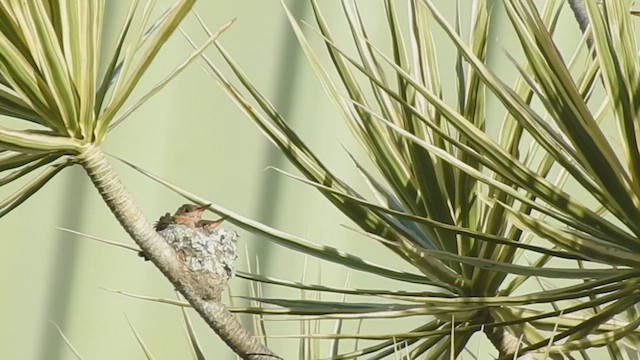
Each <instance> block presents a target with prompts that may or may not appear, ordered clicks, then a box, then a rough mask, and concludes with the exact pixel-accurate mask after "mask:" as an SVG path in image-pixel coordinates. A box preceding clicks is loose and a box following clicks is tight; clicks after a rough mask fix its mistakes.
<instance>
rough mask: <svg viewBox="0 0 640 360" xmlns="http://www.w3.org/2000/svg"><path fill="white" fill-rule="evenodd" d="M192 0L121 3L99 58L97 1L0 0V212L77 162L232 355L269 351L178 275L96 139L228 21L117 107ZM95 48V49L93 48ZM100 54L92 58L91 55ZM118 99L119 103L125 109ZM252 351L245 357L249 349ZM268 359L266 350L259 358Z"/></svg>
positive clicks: (100, 5) (100, 10)
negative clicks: (162, 6)
mask: <svg viewBox="0 0 640 360" xmlns="http://www.w3.org/2000/svg"><path fill="white" fill-rule="evenodd" d="M194 3H195V0H180V1H177V2H175V3H174V4H173V5H171V6H170V7H168V8H167V9H166V11H164V13H163V14H162V15H161V16H160V17H159V18H158V19H157V20H156V21H153V22H152V21H151V20H152V14H153V12H154V10H155V7H154V4H155V2H154V1H148V2H146V4H145V5H144V6H141V4H140V2H139V1H131V2H130V8H129V11H128V13H127V16H126V18H125V19H124V22H123V24H122V28H121V31H120V35H119V37H118V38H117V40H116V43H115V45H114V46H113V51H112V53H111V54H108V55H106V56H104V54H101V51H102V50H105V49H106V48H107V45H109V44H103V42H102V40H103V37H102V26H103V20H104V14H105V11H104V10H105V1H104V0H62V1H13V0H11V1H9V0H2V1H0V114H2V115H4V116H7V117H10V118H13V119H14V120H11V121H9V120H8V119H7V118H6V117H5V118H3V120H1V121H2V124H1V125H0V172H1V177H0V186H4V185H7V184H11V183H14V182H17V181H21V182H22V183H21V184H22V186H21V187H20V188H19V189H18V190H17V191H16V192H15V193H13V194H11V195H10V196H8V197H7V198H5V199H3V200H2V201H1V202H0V217H2V216H3V215H6V214H7V213H8V212H10V211H12V210H13V209H15V208H16V207H17V206H18V205H20V204H21V203H22V202H24V201H25V200H26V199H28V198H29V197H30V196H31V195H33V194H34V193H35V192H36V191H38V190H39V189H40V188H42V187H43V186H44V185H45V184H46V183H47V182H48V181H49V180H50V179H51V178H52V177H53V176H55V175H56V174H57V173H59V172H60V171H61V170H62V169H64V168H66V167H68V166H71V165H73V164H79V165H80V166H82V167H83V168H84V169H85V170H86V172H87V174H88V175H89V177H90V179H91V181H92V182H93V184H94V185H95V186H96V188H97V190H98V191H99V192H100V194H101V196H102V198H103V199H104V201H105V203H106V204H107V205H108V206H109V207H110V209H111V211H112V213H113V214H114V216H115V217H116V218H117V220H118V221H119V222H120V224H121V225H122V226H123V227H124V228H125V230H126V231H127V232H128V233H129V234H130V235H131V237H132V238H133V240H134V241H135V242H136V243H137V245H138V246H139V247H140V248H141V249H142V250H143V251H144V253H145V255H146V257H147V258H148V259H149V260H151V261H152V262H153V263H154V264H155V265H156V266H157V267H158V269H159V270H161V271H162V273H163V274H164V275H165V276H166V277H167V278H168V279H169V280H170V281H171V282H172V283H173V285H174V286H175V287H176V289H178V290H179V291H180V292H181V293H182V295H184V297H185V298H186V299H188V300H189V302H190V303H191V305H192V306H193V307H194V308H195V309H196V310H197V311H198V312H199V313H200V314H201V315H202V317H203V318H204V319H205V321H206V322H207V323H208V324H209V325H210V326H211V327H212V328H213V329H214V330H215V331H216V332H218V333H219V334H220V335H221V337H223V339H224V340H225V341H226V342H227V343H228V344H229V345H230V346H231V347H232V348H233V349H234V350H235V351H236V352H237V353H238V354H239V355H241V356H243V357H252V358H256V354H270V352H269V351H268V349H265V348H264V347H263V345H261V344H260V343H259V342H258V341H256V340H254V338H253V337H252V336H251V335H250V334H248V333H247V332H246V331H244V329H243V328H242V327H241V326H240V324H239V323H238V322H237V321H236V320H235V318H234V317H233V315H232V314H231V313H230V312H229V311H227V309H226V308H225V307H224V306H223V305H222V304H221V303H218V302H212V301H206V299H203V297H202V296H200V295H201V294H198V293H197V291H195V290H194V287H193V286H192V284H189V281H185V276H184V275H185V267H184V264H181V263H180V262H179V261H178V262H176V261H175V254H174V252H173V251H172V250H171V248H170V247H169V245H168V244H167V243H166V242H165V241H164V240H163V239H162V238H161V237H160V236H159V235H158V234H157V233H156V232H155V230H154V229H153V227H152V226H150V224H149V223H148V222H147V221H146V219H145V218H144V215H143V214H142V213H141V212H140V210H139V209H138V207H137V205H136V203H135V202H134V200H133V198H132V197H131V195H130V194H129V193H128V192H127V190H126V189H125V187H124V185H123V184H122V183H121V182H120V180H119V177H118V175H117V174H116V173H115V172H114V171H113V169H112V168H111V166H110V164H109V162H108V161H107V158H106V157H105V154H104V153H103V152H102V150H101V148H100V145H101V144H102V142H103V141H104V140H105V138H106V136H107V134H108V133H109V130H110V129H112V128H113V127H114V126H116V125H117V124H118V123H120V122H121V121H122V120H124V119H125V118H126V117H127V116H128V115H129V114H130V113H131V112H132V111H133V110H135V109H136V108H138V107H139V106H140V105H142V104H143V103H144V102H145V101H146V100H147V99H148V98H149V97H151V96H152V95H153V94H155V93H156V92H157V91H158V90H160V89H161V88H162V87H163V86H164V85H165V84H167V83H168V82H169V81H170V80H171V79H172V78H174V77H175V76H176V75H177V74H179V73H180V71H181V70H182V69H184V68H185V66H186V65H188V64H189V63H190V62H192V61H193V59H197V58H198V55H199V54H200V53H201V52H202V51H203V50H204V49H205V48H206V47H207V46H208V45H210V44H211V43H212V42H213V40H214V39H215V38H216V37H217V36H218V35H219V34H220V33H221V32H222V31H223V30H224V29H226V28H227V27H228V26H229V25H230V24H227V25H225V26H224V27H223V28H221V29H220V30H219V31H218V32H216V33H215V34H212V35H211V37H210V38H209V39H207V40H206V41H205V43H204V44H203V45H202V46H200V47H199V48H198V49H197V50H196V51H195V52H194V53H193V54H192V55H191V56H190V57H189V58H188V59H187V60H186V61H185V62H184V63H183V64H181V65H180V66H178V67H177V68H176V69H175V70H174V71H173V72H172V73H170V74H169V75H168V76H167V77H166V78H165V79H163V80H162V81H160V82H159V83H158V84H157V85H156V86H155V87H153V88H152V89H151V90H150V91H149V92H147V93H146V94H145V95H143V96H142V98H141V99H139V100H138V101H135V102H133V103H132V104H131V103H126V102H127V100H129V97H130V95H131V93H132V91H133V90H134V89H135V88H136V86H137V85H138V83H139V81H140V78H141V77H142V75H143V74H144V73H145V71H146V70H147V69H148V68H149V65H150V64H151V62H152V61H153V60H154V58H155V57H156V55H157V54H158V52H159V51H160V49H161V48H162V46H163V45H164V44H165V43H166V41H167V40H168V39H169V37H170V36H171V34H172V33H174V32H175V30H176V29H177V28H178V25H179V24H180V22H181V21H182V19H183V18H184V17H185V16H186V15H187V14H188V12H189V11H190V10H191V8H192V7H193V4H194ZM103 46H104V48H103ZM101 58H104V59H107V61H108V62H107V63H105V64H100V61H99V59H101ZM125 104H127V106H126V107H125ZM249 354H253V355H249ZM268 357H269V358H273V356H268Z"/></svg>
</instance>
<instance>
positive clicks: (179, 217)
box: [155, 204, 211, 231]
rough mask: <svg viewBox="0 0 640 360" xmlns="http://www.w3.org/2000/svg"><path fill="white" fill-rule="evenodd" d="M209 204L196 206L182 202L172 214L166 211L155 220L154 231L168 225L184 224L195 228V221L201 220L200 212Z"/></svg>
mask: <svg viewBox="0 0 640 360" xmlns="http://www.w3.org/2000/svg"><path fill="white" fill-rule="evenodd" d="M209 205H211V204H207V205H203V206H197V205H193V204H184V205H182V206H180V207H179V208H178V210H176V212H175V213H174V214H173V215H170V214H169V213H166V214H164V215H162V216H161V217H160V219H158V221H157V222H156V226H155V229H156V231H162V230H164V229H166V228H167V227H168V226H169V225H172V224H174V225H186V226H188V227H191V228H196V226H197V223H198V222H199V221H201V220H200V219H201V218H202V213H203V212H204V210H205V209H206V208H208V207H209Z"/></svg>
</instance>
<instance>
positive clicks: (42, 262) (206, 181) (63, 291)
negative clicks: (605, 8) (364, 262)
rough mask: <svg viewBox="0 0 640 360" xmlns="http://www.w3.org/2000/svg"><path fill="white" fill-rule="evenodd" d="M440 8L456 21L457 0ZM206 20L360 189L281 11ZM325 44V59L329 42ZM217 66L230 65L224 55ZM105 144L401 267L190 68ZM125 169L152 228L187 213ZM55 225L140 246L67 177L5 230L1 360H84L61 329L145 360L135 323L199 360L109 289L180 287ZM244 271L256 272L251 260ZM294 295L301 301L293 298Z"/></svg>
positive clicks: (221, 4)
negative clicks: (290, 174)
mask: <svg viewBox="0 0 640 360" xmlns="http://www.w3.org/2000/svg"><path fill="white" fill-rule="evenodd" d="M107 3H108V6H109V7H110V8H109V13H110V16H109V18H108V19H107V22H109V23H111V24H114V25H113V26H107V32H109V36H111V37H113V36H115V35H116V34H115V33H114V31H115V30H114V29H115V28H116V27H117V26H119V25H120V23H121V19H122V14H123V11H124V9H125V8H126V7H127V6H128V1H107ZM320 3H321V5H322V6H323V8H324V9H325V11H326V13H327V16H328V17H329V19H330V21H333V23H335V24H337V25H338V26H340V27H342V26H344V19H343V18H342V16H341V15H340V6H339V3H338V2H337V1H320ZM436 3H438V4H439V5H440V6H441V8H442V10H443V12H445V13H446V14H448V15H449V16H450V18H451V19H452V16H451V15H452V14H453V4H454V1H451V0H439V1H436ZM160 4H162V5H165V6H166V5H168V4H169V1H168V0H165V1H160ZM289 4H290V6H291V7H292V9H293V10H294V11H295V12H296V13H297V14H298V17H303V18H305V19H307V20H309V21H310V22H311V18H310V16H309V15H310V12H309V9H308V4H307V2H306V1H289ZM359 4H360V5H361V7H362V8H363V12H364V13H366V14H368V15H367V19H368V21H369V24H371V25H375V24H379V27H377V28H376V27H375V26H374V27H372V29H371V33H372V35H374V36H375V33H376V32H380V33H384V31H385V26H386V23H385V21H384V19H383V18H382V15H383V12H382V6H381V2H379V1H360V2H359ZM369 8H371V9H369ZM467 8H468V7H467V6H465V7H464V9H467ZM196 9H197V10H198V11H199V12H200V14H201V15H202V16H203V17H204V19H205V21H206V22H207V24H208V25H209V26H210V27H211V28H215V27H217V26H219V25H221V24H223V23H224V22H226V21H228V20H229V19H231V18H235V17H237V18H238V20H237V21H236V23H235V24H234V25H233V27H232V28H231V29H230V30H229V31H228V32H227V33H225V34H224V35H223V38H222V43H223V44H224V45H225V46H227V48H228V50H229V51H230V52H231V54H233V55H234V56H235V57H236V60H237V61H238V63H239V64H241V65H242V66H243V67H244V69H245V70H246V72H247V73H248V74H249V75H250V76H251V77H252V78H253V79H254V81H255V83H256V85H257V86H258V87H259V88H260V89H262V90H263V91H264V92H265V93H266V94H267V95H268V96H269V98H271V99H273V101H274V102H275V104H276V106H277V107H278V108H279V109H280V110H281V111H282V113H283V114H284V115H286V117H287V118H288V119H289V120H290V121H291V123H294V124H295V128H296V129H298V130H299V132H300V134H301V135H302V137H303V138H304V139H305V140H307V141H308V143H309V145H310V146H311V148H313V149H315V150H317V151H318V153H319V154H320V156H321V158H322V159H323V160H325V161H326V162H327V163H329V164H331V168H332V169H335V170H336V172H337V173H338V174H340V175H342V176H344V178H345V179H346V180H347V181H349V182H351V183H358V184H361V182H359V179H358V176H357V174H356V173H355V171H353V168H352V166H351V164H350V161H349V158H348V156H346V153H345V151H344V150H343V149H342V146H341V145H345V146H346V147H347V148H349V149H351V151H354V152H355V153H356V154H358V152H357V150H355V149H356V146H355V144H354V142H353V141H352V140H351V139H350V137H349V136H348V134H347V131H346V128H345V126H344V125H343V124H342V123H341V119H340V117H339V115H338V113H337V112H336V111H335V109H334V107H333V106H332V105H331V104H330V102H329V101H328V100H327V98H326V97H325V96H324V93H323V90H322V89H321V87H320V85H319V83H318V82H317V81H316V79H315V75H314V74H313V72H312V70H311V68H310V67H309V66H308V64H307V63H306V61H305V60H304V59H303V57H302V54H301V51H300V50H299V48H298V47H297V43H296V42H295V39H294V37H293V35H292V33H291V32H290V28H289V26H288V24H287V23H286V21H285V18H284V14H283V10H282V8H281V6H280V4H279V2H278V1H275V0H272V1H264V0H243V1H233V0H223V1H215V2H213V1H208V2H207V1H200V3H199V4H197V5H196ZM565 20H566V21H564V22H563V26H566V27H567V29H569V30H568V31H565V32H564V34H568V35H567V36H571V37H572V38H574V37H575V36H576V32H575V29H576V26H575V24H574V23H573V22H572V19H571V18H570V15H568V16H567V17H566V19H565ZM494 21H495V23H494V26H497V27H501V26H502V25H504V21H505V20H504V19H494ZM185 27H186V30H187V32H188V33H189V34H192V35H193V36H196V37H197V38H199V39H202V37H201V36H199V35H200V33H199V32H198V28H197V25H196V24H195V21H194V19H193V18H192V17H191V18H189V19H188V20H187V22H186V23H185ZM340 33H342V34H343V35H344V39H342V43H343V44H347V43H348V40H349V39H348V38H347V37H346V31H342V32H340ZM497 34H499V35H497ZM563 36H564V35H563ZM495 38H499V40H503V41H504V39H506V38H507V36H506V35H505V34H504V32H502V31H501V30H500V29H499V28H496V29H494V39H495ZM509 41H510V40H507V41H506V42H507V43H508V42H509ZM572 41H573V40H572ZM316 44H318V47H317V49H318V50H319V51H320V52H323V51H324V50H323V49H322V48H321V46H320V43H319V42H318V41H317V38H316ZM443 44H445V42H444V41H443ZM503 46H505V47H509V46H510V45H508V44H506V45H503ZM451 50H452V49H451V47H450V46H449V45H448V44H447V45H443V54H442V56H443V59H444V58H446V59H449V60H446V61H444V60H443V62H442V63H441V65H442V66H443V74H444V73H449V74H452V73H453V64H452V62H451V59H452V57H451V54H452V53H451ZM496 50H498V51H497V52H496V53H495V54H494V56H493V57H492V58H493V59H494V60H495V61H496V62H497V63H499V64H500V65H498V67H499V68H504V64H505V63H506V60H505V58H504V55H503V53H502V52H501V50H500V48H496ZM189 51H190V49H189V47H188V45H187V44H186V43H185V41H184V40H183V39H182V38H181V37H179V36H177V37H175V38H174V39H173V40H172V41H171V42H170V44H168V46H167V47H166V48H165V49H164V51H163V52H162V53H161V54H160V56H159V58H158V61H157V62H156V66H154V67H153V69H152V71H150V72H149V73H148V74H147V75H146V77H145V78H144V86H143V88H145V87H146V88H147V89H148V88H149V87H150V86H152V84H154V83H155V82H156V81H158V80H159V79H161V78H162V77H163V76H164V75H165V74H166V73H167V72H169V71H170V69H171V68H172V66H174V65H176V64H178V63H179V62H180V61H182V59H184V58H185V57H186V56H187V55H188V53H189ZM209 54H212V55H214V58H216V59H217V63H218V64H219V65H222V61H220V59H219V58H218V57H216V56H215V51H214V50H213V49H212V50H211V51H209ZM323 56H324V55H323ZM325 58H326V56H325ZM446 67H448V70H447V68H446ZM443 84H444V86H445V87H446V89H447V91H449V92H452V91H453V89H454V86H455V85H454V84H455V83H454V82H453V80H452V79H451V78H448V79H447V78H444V79H443ZM501 118H502V116H500V117H499V119H501ZM140 139H141V140H140ZM105 145H106V146H105V148H106V150H107V151H108V152H110V153H112V154H114V155H117V156H120V157H123V158H125V159H127V160H129V161H131V162H133V163H135V164H138V165H140V166H142V167H144V168H146V169H147V170H149V171H151V172H153V173H155V174H158V175H160V176H161V177H163V178H165V179H168V180H170V181H172V182H174V183H175V184H177V185H179V186H182V187H183V188H185V189H188V190H190V191H192V192H194V193H196V194H199V195H201V196H204V197H206V198H208V199H210V200H211V201H213V202H216V203H218V204H221V205H223V206H226V207H228V208H230V209H232V210H234V211H236V212H239V213H241V214H243V215H245V216H248V217H250V218H254V219H257V220H261V221H264V222H266V223H268V224H269V225H271V226H274V227H276V228H280V229H283V230H285V231H288V232H291V233H294V234H297V235H301V236H304V237H307V238H309V239H311V240H314V241H317V242H322V243H325V244H328V245H332V246H337V247H340V248H343V249H345V250H349V251H353V252H358V253H361V254H363V256H364V257H366V258H368V259H371V260H373V261H375V262H378V263H381V264H383V265H390V266H396V267H397V265H396V264H397V263H396V261H395V260H396V259H395V258H390V257H389V256H388V253H387V252H385V251H378V250H381V249H380V248H379V247H378V246H377V245H373V246H372V245H371V242H370V240H367V239H364V238H361V237H359V236H356V235H354V234H353V233H351V232H349V231H348V230H345V229H344V228H342V227H340V226H339V225H340V224H344V223H348V220H346V219H345V217H343V216H341V215H340V214H339V213H338V212H337V211H336V210H334V209H333V208H332V207H331V205H330V204H329V203H328V202H327V201H325V200H324V198H322V197H321V196H319V195H318V194H316V193H315V192H314V191H313V190H312V189H310V188H308V187H305V186H303V185H300V184H298V183H295V182H294V181H292V180H288V179H286V178H283V177H282V176H279V175H276V174H275V173H274V172H273V171H265V170H264V169H265V168H266V167H268V166H277V167H281V168H284V169H288V170H291V167H290V166H289V165H288V164H287V163H286V162H285V161H284V160H283V158H282V157H281V156H280V155H279V154H278V152H277V150H276V149H275V147H274V146H272V145H271V144H270V143H269V142H268V141H266V140H265V138H264V137H263V136H262V135H261V134H260V133H259V131H258V130H257V129H256V127H255V126H254V125H253V124H252V123H251V122H250V121H249V120H247V119H246V118H245V117H244V116H243V115H242V114H241V113H240V112H239V111H238V110H237V109H236V108H235V106H234V105H233V104H232V103H231V101H229V100H228V99H227V98H226V96H225V95H224V94H223V92H222V91H221V90H220V89H219V88H218V87H217V85H216V83H215V82H214V81H213V80H212V79H210V78H209V77H208V76H206V75H205V74H204V72H203V71H202V70H201V69H200V68H199V66H198V65H194V66H191V67H190V68H189V69H188V70H187V71H186V72H185V73H184V74H183V75H182V76H181V77H179V78H178V79H177V80H176V81H174V82H173V83H172V84H171V85H169V86H168V87H167V88H166V89H165V90H164V91H162V92H161V93H160V94H159V95H157V96H156V97H155V98H153V99H152V100H151V101H149V102H148V103H147V104H146V105H145V106H144V107H143V108H141V109H140V110H139V111H137V112H136V113H135V114H134V115H133V116H131V118H130V119H128V120H127V121H126V122H125V123H124V124H123V125H121V126H120V127H119V128H117V129H116V130H115V131H113V133H111V134H110V136H109V137H108V140H107V143H106V144H105ZM362 158H363V157H362ZM363 159H364V158H363ZM114 165H115V167H116V168H117V170H118V171H119V172H120V174H121V175H122V178H123V179H124V182H125V183H126V184H127V186H128V188H129V190H130V191H131V192H132V194H133V196H134V197H135V198H136V199H137V200H138V201H139V205H140V207H141V208H142V210H143V211H144V212H145V214H147V215H148V217H149V218H156V217H158V216H159V215H161V214H162V213H164V212H165V211H170V210H173V209H174V208H175V207H177V206H178V205H180V204H181V203H182V202H183V201H182V200H181V199H180V198H179V197H178V196H176V195H174V194H173V193H171V192H169V191H168V190H166V189H165V188H163V187H161V186H160V185H157V184H156V183H153V182H151V181H150V180H147V179H146V178H144V177H143V176H141V175H139V174H137V173H135V172H134V171H132V170H131V169H129V168H127V167H125V166H123V165H121V164H119V163H117V162H116V161H115V160H114ZM360 186H361V185H360ZM9 190H10V189H2V190H0V194H2V195H5V194H7V193H8V191H9ZM56 227H68V228H71V229H75V230H78V231H82V232H86V233H90V234H93V235H97V236H102V237H106V238H109V239H113V240H121V241H125V242H127V243H130V244H131V243H132V242H131V241H130V240H129V239H128V237H127V236H126V234H125V233H124V231H122V229H121V228H120V227H119V226H118V224H117V222H116V221H115V220H114V218H113V217H112V216H111V215H110V213H109V211H108V209H107V207H106V206H105V205H104V204H103V203H102V201H101V199H100V198H99V196H98V194H97V193H96V191H94V189H93V188H92V187H91V184H90V183H89V181H88V179H87V177H86V176H85V174H84V173H83V172H82V171H81V169H79V168H72V169H67V170H65V171H63V172H62V174H60V175H59V176H57V177H56V178H55V179H54V180H53V181H52V182H51V183H50V184H49V185H48V186H46V187H45V189H44V190H42V191H40V192H39V193H38V194H37V195H35V196H34V197H33V198H31V199H29V201H27V202H26V203H25V204H23V205H22V206H21V207H19V208H18V209H17V210H15V211H14V212H12V213H11V214H9V215H8V216H6V217H5V218H3V219H2V221H0V234H2V235H1V237H0V238H1V240H2V244H1V245H2V249H3V251H2V252H0V289H2V292H3V294H2V295H3V296H2V302H1V303H2V306H0V323H1V325H0V359H25V360H31V359H33V360H35V359H41V360H45V359H46V360H48V359H71V358H72V354H71V353H70V352H69V350H68V349H67V348H66V346H65V345H64V344H63V341H62V339H61V337H60V336H59V335H58V333H57V332H56V330H55V328H54V326H53V325H52V323H51V321H53V322H55V323H57V324H58V325H60V326H61V328H62V330H63V331H64V333H65V334H66V336H67V337H68V338H69V339H70V341H71V342H72V343H73V344H74V345H75V346H76V348H77V349H78V351H79V352H80V353H81V354H82V355H83V357H84V358H85V359H91V360H101V359H141V358H143V357H144V355H143V354H142V352H141V350H140V349H139V347H138V345H137V343H136V341H135V339H134V336H133V335H132V333H131V331H130V330H129V327H128V325H127V320H126V318H125V316H126V317H128V318H129V319H130V320H131V322H132V323H133V325H134V326H135V327H136V328H137V330H138V331H139V333H140V335H141V336H142V337H143V338H144V339H145V341H146V343H147V345H148V346H149V347H150V349H151V350H152V351H153V353H154V354H155V355H156V358H157V359H185V358H189V357H190V355H188V352H187V351H188V347H187V341H186V337H185V335H184V332H183V329H182V325H181V319H180V314H179V311H178V310H177V309H175V308H172V307H170V306H166V305H160V304H150V303H147V302H143V301H140V300H135V299H131V298H127V297H124V296H120V295H116V294H113V293H110V292H107V291H104V290H101V288H108V289H117V290H123V291H128V292H132V293H137V294H144V295H150V296H159V297H173V296H174V294H173V291H172V288H171V286H170V285H169V284H168V282H167V281H165V279H164V278H163V277H162V276H160V274H159V273H158V272H157V271H156V270H155V269H154V268H153V267H152V266H151V265H150V264H148V263H145V262H143V261H141V260H140V259H139V258H138V257H137V256H135V254H133V253H131V252H128V251H125V250H121V249H117V248H113V247H110V246H106V245H104V244H100V243H97V242H94V241H91V240H87V239H84V238H80V237H77V236H72V235H69V234H66V233H64V232H62V231H59V230H56V229H55V228H56ZM241 235H242V242H241V246H242V247H243V248H244V246H248V247H249V248H250V254H251V256H255V254H257V255H258V256H259V258H260V264H261V271H262V273H264V274H268V275H273V276H279V277H284V278H288V279H291V280H298V279H299V278H300V276H301V271H302V265H303V263H304V258H302V257H300V256H299V255H297V254H295V253H292V252H291V251H288V250H286V249H282V248H279V247H275V246H272V245H271V244H269V243H268V242H267V241H266V240H265V239H263V238H259V237H256V236H253V235H251V234H249V233H246V232H241ZM238 267H239V268H240V269H246V268H247V267H246V261H245V259H244V256H243V257H242V258H241V260H240V261H239V264H238ZM403 267H404V268H406V265H404V264H403ZM309 269H310V270H309V277H310V278H311V279H313V278H314V277H315V276H317V273H318V266H317V262H316V261H315V260H311V259H310V261H309ZM321 271H322V282H323V283H327V284H332V285H342V284H343V283H344V279H345V276H346V271H345V270H344V269H342V268H337V267H336V266H332V265H327V264H322V268H321ZM367 280H371V279H370V278H368V277H362V276H357V274H356V276H354V279H353V280H352V283H353V284H354V285H359V286H367V283H366V281H367ZM374 280H375V281H376V283H375V284H373V285H372V284H368V285H369V286H381V283H380V281H379V280H378V279H374ZM246 285H247V284H246V282H244V281H241V280H239V279H235V280H233V281H232V287H233V291H234V293H235V294H240V293H246V292H245V291H246V290H245V289H246ZM390 286H391V285H390ZM276 290H278V289H269V290H268V291H267V294H271V295H273V294H277V292H276ZM287 294H288V295H289V296H294V297H297V296H299V294H298V293H292V292H290V291H289V292H287ZM194 319H196V317H195V316H194ZM196 323H197V327H198V329H199V333H200V338H201V341H202V343H203V344H204V346H205V348H206V350H207V351H208V353H209V354H210V355H211V357H210V358H211V359H233V358H234V356H233V355H232V354H231V353H230V351H228V350H227V349H226V348H225V347H224V346H223V345H221V342H220V341H219V340H218V339H217V337H216V336H214V335H212V334H211V333H210V332H209V331H208V329H207V328H206V327H205V326H204V325H203V324H202V323H201V322H200V321H199V320H197V321H196ZM329 325H331V324H329ZM271 329H274V333H277V334H295V333H297V332H298V331H299V330H298V325H296V324H295V323H293V324H290V325H288V326H286V325H284V324H276V325H275V326H273V327H271ZM327 331H330V329H329V328H327ZM475 343H476V342H473V341H472V344H475ZM271 344H275V346H274V350H276V351H277V352H279V353H280V354H282V355H284V356H285V358H287V359H294V358H297V355H296V354H297V352H296V351H297V349H296V348H297V343H294V342H292V341H289V342H282V341H273V342H272V343H271ZM485 349H487V350H485ZM478 351H479V353H478V355H479V358H488V356H489V354H491V352H490V350H488V348H487V347H483V348H482V349H480V350H478ZM324 355H326V353H325V354H324Z"/></svg>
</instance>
